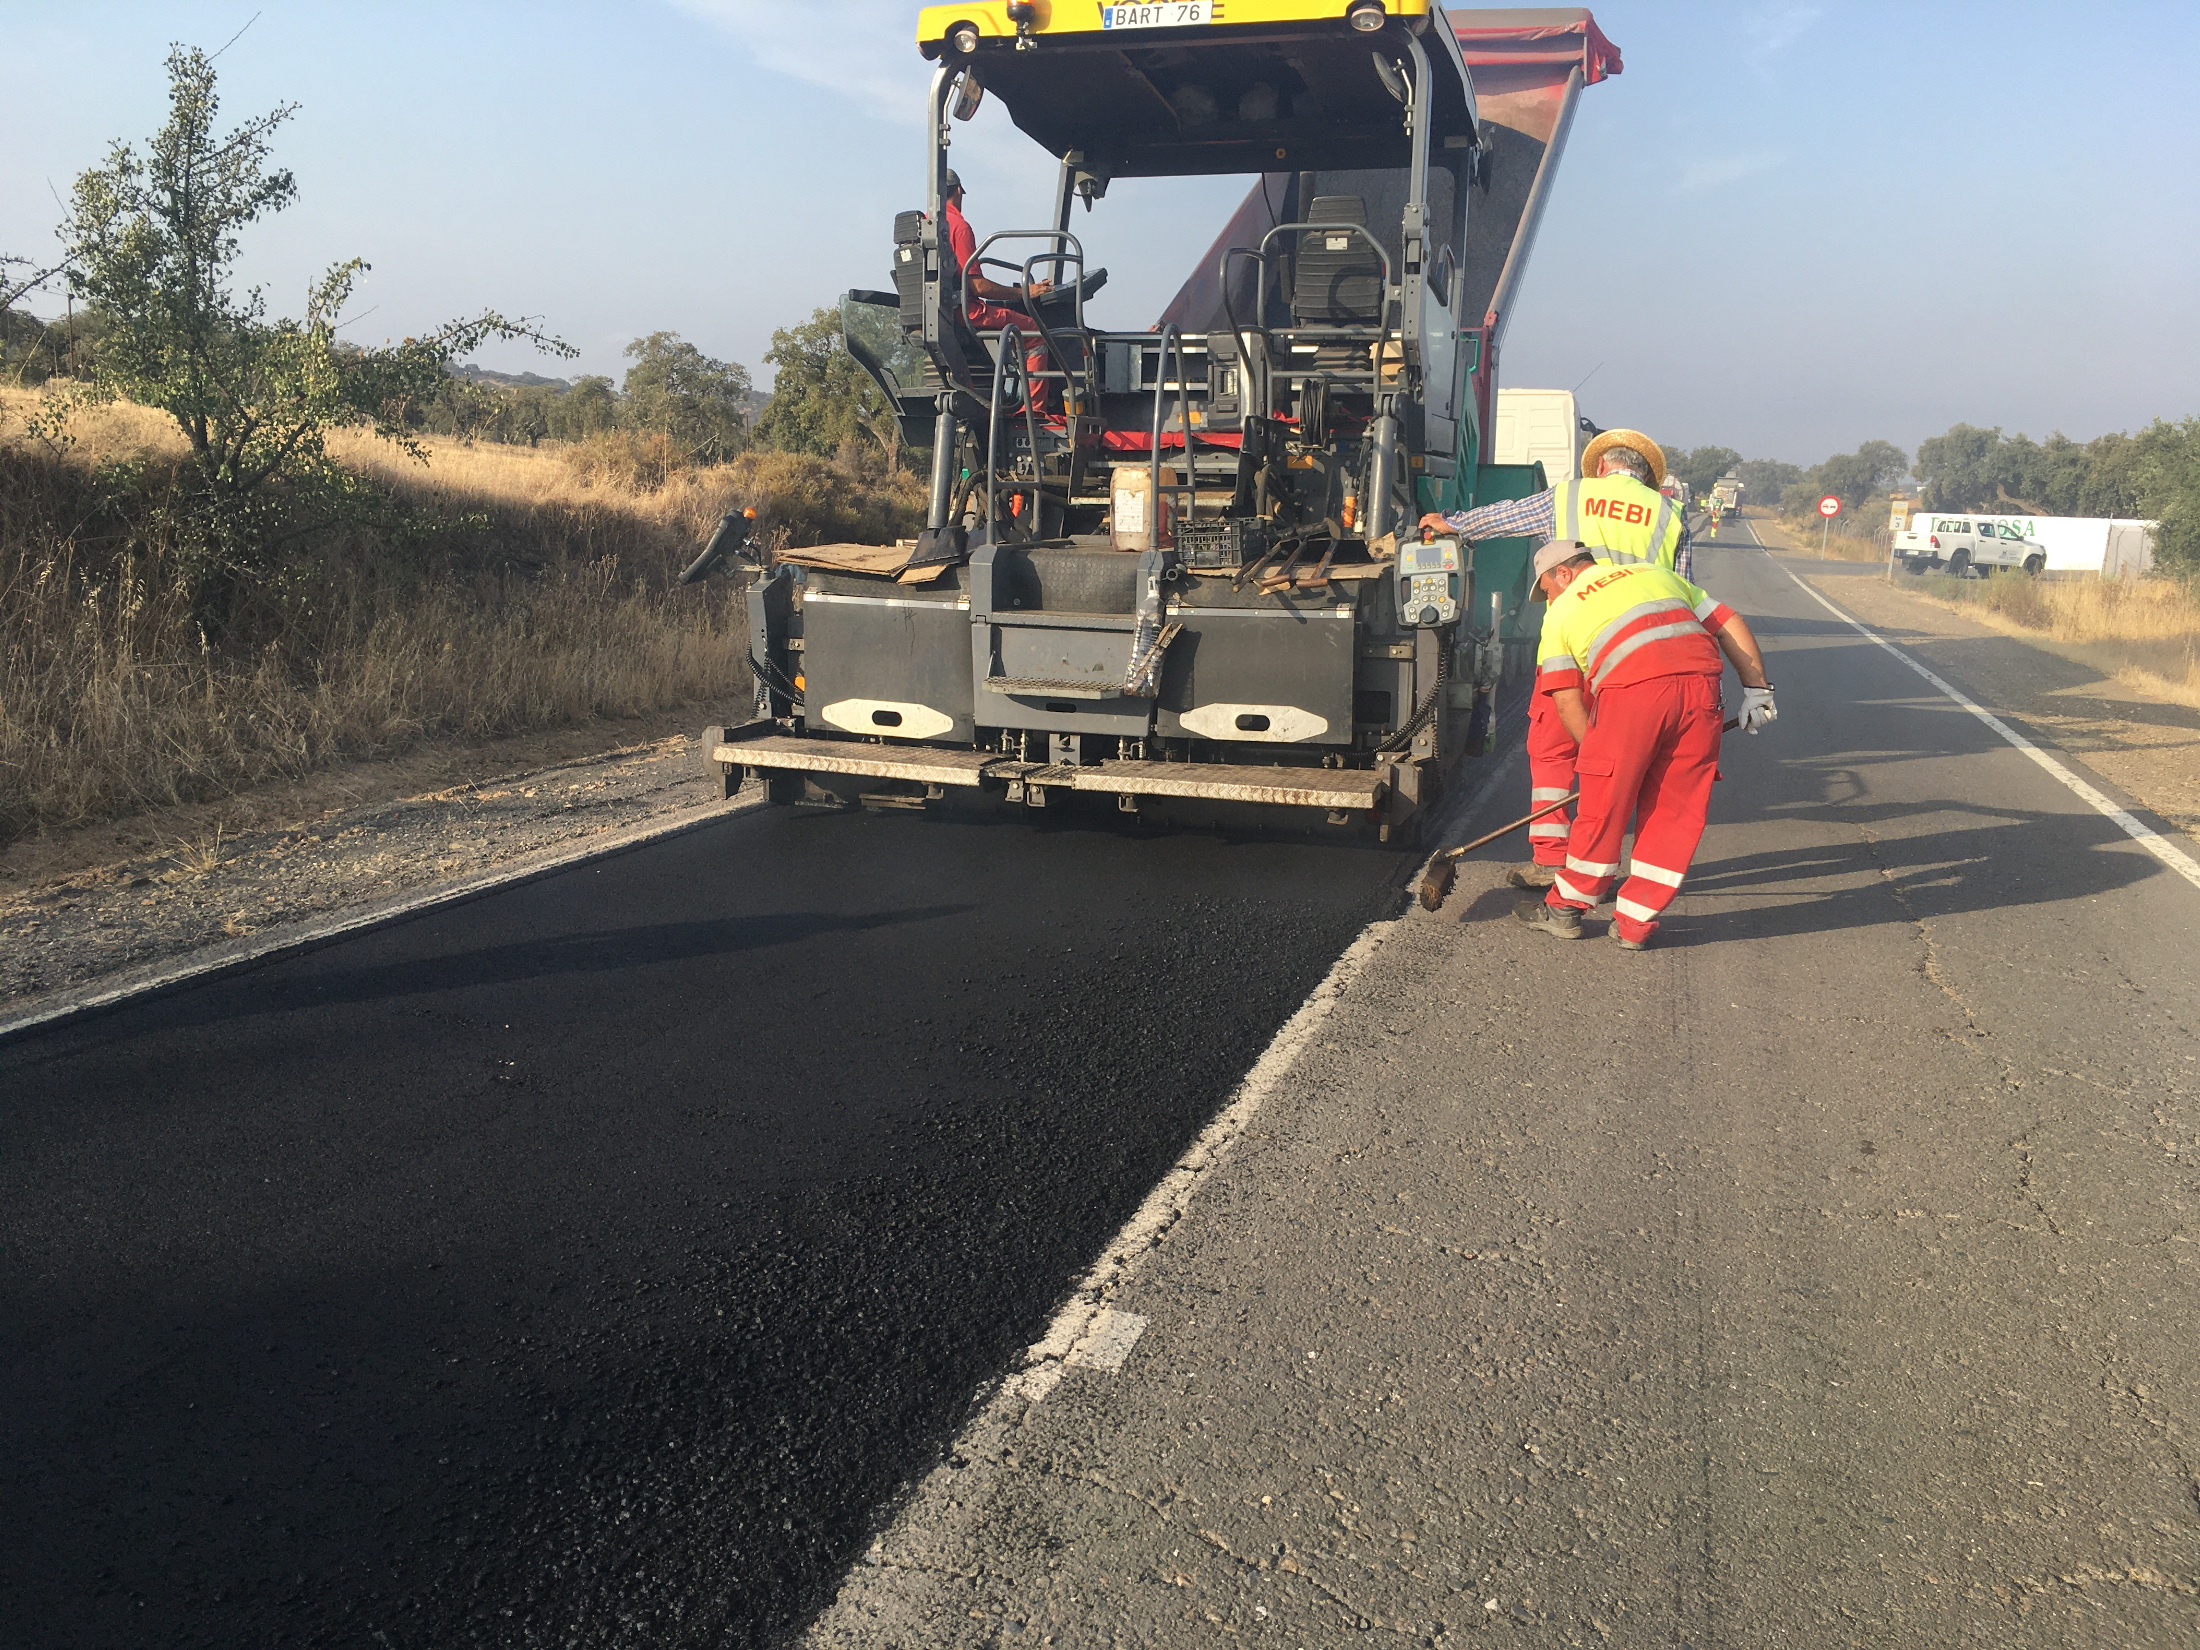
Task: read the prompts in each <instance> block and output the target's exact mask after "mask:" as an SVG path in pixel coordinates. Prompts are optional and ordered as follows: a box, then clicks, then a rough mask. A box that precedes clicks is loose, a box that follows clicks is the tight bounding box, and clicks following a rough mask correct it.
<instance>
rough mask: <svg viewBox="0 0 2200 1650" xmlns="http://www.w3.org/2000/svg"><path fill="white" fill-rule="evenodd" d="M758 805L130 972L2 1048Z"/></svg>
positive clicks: (620, 836) (10, 1028)
mask: <svg viewBox="0 0 2200 1650" xmlns="http://www.w3.org/2000/svg"><path fill="white" fill-rule="evenodd" d="M762 806H763V802H762V800H761V798H759V797H756V796H751V797H750V798H749V799H748V800H747V801H745V802H734V803H731V804H728V803H724V802H711V803H706V804H705V805H704V807H703V808H702V809H700V810H697V811H690V812H686V813H683V814H682V815H680V816H679V817H677V818H674V819H670V820H659V821H656V822H654V823H652V824H648V825H638V826H635V827H634V828H633V829H631V830H626V831H618V832H614V833H612V834H611V835H609V836H593V837H583V838H581V839H580V840H579V841H577V842H571V843H564V844H560V845H559V846H557V847H555V848H546V849H543V850H541V851H540V852H538V853H533V854H528V855H525V856H523V857H522V858H519V859H515V860H513V861H512V862H511V863H509V864H507V865H500V866H498V867H497V868H496V869H494V870H491V871H483V872H481V873H480V874H479V875H476V876H470V877H462V878H460V879H459V880H458V881H456V882H441V883H437V884H435V885H434V886H433V887H430V888H422V889H417V890H415V891H414V892H412V893H410V894H400V895H398V896H396V897H395V898H394V899H389V900H383V901H379V902H377V903H375V904H373V905H365V906H358V907H354V908H353V909H352V910H349V911H344V912H340V913H338V914H336V915H334V916H328V917H323V918H322V919H321V920H320V921H318V922H308V923H302V924H299V925H298V926H296V927H292V928H273V929H269V930H268V931H267V932H266V933H264V934H254V935H252V936H251V937H250V938H248V939H242V940H238V941H235V942H233V943H231V944H228V945H217V946H210V947H208V948H207V949H205V950H203V951H200V952H198V953H197V954H195V955H194V956H191V957H189V958H187V959H185V960H184V961H182V962H179V963H176V964H175V965H173V966H172V967H161V966H159V965H155V966H154V967H153V969H152V970H151V971H150V972H145V971H134V972H132V973H130V974H128V975H126V976H125V977H124V978H122V979H120V980H111V981H106V982H97V981H95V982H94V983H92V984H90V985H86V986H80V987H78V988H76V989H75V990H70V991H63V992H60V993H58V994H57V995H54V996H51V997H47V998H44V999H41V1000H40V1001H38V1003H37V1004H36V1006H34V1007H32V1008H29V1009H27V1010H24V1011H21V1012H19V1013H16V1014H12V1015H9V1016H7V1017H5V1018H0V1042H5V1041H6V1040H7V1039H8V1038H10V1037H15V1036H18V1035H20V1034H21V1033H23V1032H26V1031H34V1030H37V1029H38V1028H40V1027H51V1026H55V1025H58V1024H60V1023H61V1022H63V1021H65V1020H73V1019H76V1018H77V1017H78V1016H80V1015H84V1014H91V1013H94V1012H96V1011H98V1010H100V1009H103V1008H111V1007H113V1006H114V1005H116V1004H118V1003H124V1002H128V1001H129V1000H130V999H131V998H133V997H144V996H150V995H152V994H154V993H156V992H162V991H168V990H171V989H173V988H174V987H176V986H179V985H185V984H188V983H190V982H191V981H194V980H199V979H204V978H208V977H211V976H213V975H216V974H227V973H230V972H233V971H234V970H237V969H241V968H250V967H252V966H253V965H254V964H255V963H263V962H268V961H271V960H272V959H274V958H276V957H281V956H285V955H288V954H289V953H291V952H294V951H310V950H313V949H315V948H317V947H319V946H323V945H326V944H327V943H328V942H329V941H331V940H336V939H341V938H343V937H345V936H346V935H350V934H359V933H364V932H365V931H367V930H368V929H372V928H381V927H383V926H385V925H387V924H389V923H393V922H397V921H399V920H401V919H402V918H405V917H409V916H413V915H415V914H417V913H419V912H422V911H428V910H433V909H434V908H435V907H437V906H439V905H458V904H462V903H464V902H465V901H467V900H470V899H477V898H479V897H480V896H481V895H483V894H487V893H491V892H494V891H495V890H497V889H499V888H504V887H508V886H511V885H513V884H516V883H522V882H532V881H534V880H535V879H536V878H537V877H545V876H548V875H550V874H551V873H552V872H554V871H562V870H565V869H567V868H568V867H570V866H574V865H578V864H581V863H582V862H583V861H586V860H591V859H601V858H603V857H604V856H606V855H609V854H618V853H624V852H625V851H626V850H628V849H630V848H640V847H644V846H646V845H647V844H649V843H652V842H662V841H663V840H664V839H665V838H667V837H675V836H680V835H682V834H683V833H685V832H688V831H693V830H698V829H700V828H701V827H702V826H705V825H708V824H711V823H712V822H713V821H715V820H720V819H730V818H732V817H733V816H734V815H736V814H741V813H746V812H748V811H749V810H750V809H751V808H758V807H762Z"/></svg>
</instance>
